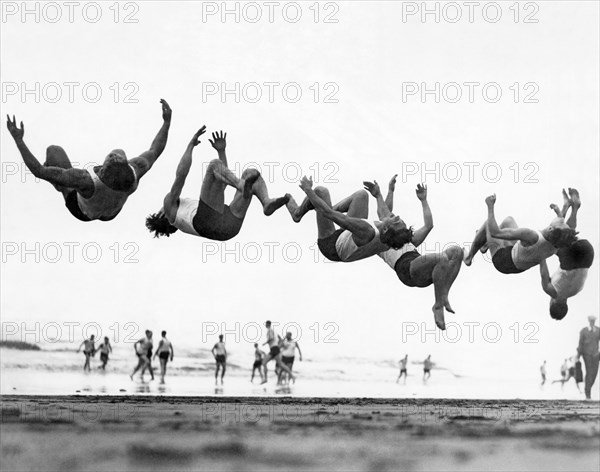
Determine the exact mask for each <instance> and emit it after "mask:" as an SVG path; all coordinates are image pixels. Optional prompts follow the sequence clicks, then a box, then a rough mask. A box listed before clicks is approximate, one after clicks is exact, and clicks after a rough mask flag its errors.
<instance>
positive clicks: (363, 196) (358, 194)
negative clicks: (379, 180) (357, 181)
mask: <svg viewBox="0 0 600 472" xmlns="http://www.w3.org/2000/svg"><path fill="white" fill-rule="evenodd" d="M352 196H353V197H354V198H358V199H361V200H364V201H366V202H368V201H369V192H367V191H366V190H365V189H361V190H357V191H356V192H354V193H353V194H352Z"/></svg>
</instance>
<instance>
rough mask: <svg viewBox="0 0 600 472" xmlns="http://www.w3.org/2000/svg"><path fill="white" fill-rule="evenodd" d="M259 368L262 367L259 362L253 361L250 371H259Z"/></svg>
mask: <svg viewBox="0 0 600 472" xmlns="http://www.w3.org/2000/svg"><path fill="white" fill-rule="evenodd" d="M261 367H262V362H261V361H254V364H252V369H260V368H261Z"/></svg>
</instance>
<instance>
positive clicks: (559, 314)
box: [550, 302, 569, 321]
mask: <svg viewBox="0 0 600 472" xmlns="http://www.w3.org/2000/svg"><path fill="white" fill-rule="evenodd" d="M568 311H569V306H568V305H567V302H556V303H551V304H550V316H551V317H552V318H553V319H555V320H557V321H558V320H562V319H563V318H564V317H565V316H566V315H567V312H568Z"/></svg>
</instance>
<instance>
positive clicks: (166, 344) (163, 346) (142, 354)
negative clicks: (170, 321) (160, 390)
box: [129, 329, 175, 384]
mask: <svg viewBox="0 0 600 472" xmlns="http://www.w3.org/2000/svg"><path fill="white" fill-rule="evenodd" d="M160 335H161V339H160V341H159V342H158V347H157V348H156V351H155V352H154V356H152V349H153V348H154V341H153V339H152V331H150V330H149V329H147V330H146V332H145V336H144V337H143V338H140V339H138V340H137V341H136V342H135V343H134V345H133V349H134V351H135V355H136V356H137V358H138V363H137V365H136V366H135V368H134V369H133V372H132V373H131V375H130V376H129V377H130V378H131V380H133V376H134V375H135V374H136V372H138V371H139V372H140V376H141V377H142V380H143V378H144V372H146V370H148V372H149V373H150V378H151V379H152V380H154V369H153V367H152V360H153V359H156V357H157V356H158V359H159V361H160V383H161V384H164V383H165V375H166V374H167V362H169V361H171V362H173V357H174V356H175V351H174V349H173V343H172V342H171V341H170V340H169V339H167V332H166V331H162V332H161V333H160Z"/></svg>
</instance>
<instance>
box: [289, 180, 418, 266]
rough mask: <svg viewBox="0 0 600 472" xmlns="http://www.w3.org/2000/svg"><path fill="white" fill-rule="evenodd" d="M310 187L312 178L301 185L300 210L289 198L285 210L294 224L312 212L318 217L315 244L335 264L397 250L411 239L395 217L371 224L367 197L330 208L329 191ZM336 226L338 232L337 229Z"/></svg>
mask: <svg viewBox="0 0 600 472" xmlns="http://www.w3.org/2000/svg"><path fill="white" fill-rule="evenodd" d="M312 187H313V181H312V178H310V179H309V178H307V177H306V176H305V177H303V178H302V180H301V181H300V188H301V189H302V190H303V191H304V193H306V199H305V200H304V201H303V202H302V204H301V205H300V206H298V204H297V203H296V202H295V201H294V199H293V198H291V197H290V201H289V202H288V205H287V207H288V210H289V211H290V214H291V215H292V219H293V220H294V221H296V222H298V221H300V220H301V219H302V217H303V216H304V215H305V214H306V213H307V212H308V211H309V210H311V209H315V210H316V213H317V231H318V240H317V244H318V246H319V250H320V251H321V254H323V255H324V256H325V257H326V258H327V259H329V260H330V261H334V262H354V261H358V260H361V259H366V258H367V257H371V256H374V255H376V254H379V253H380V252H383V251H386V250H388V249H389V248H396V249H400V248H401V247H402V246H404V244H406V243H407V242H409V241H410V240H411V238H412V230H411V229H410V228H407V226H406V223H404V221H402V220H401V219H400V218H399V217H397V216H393V215H392V216H390V217H386V218H382V219H381V220H380V221H373V222H370V221H368V220H367V218H368V217H369V195H368V193H367V192H366V191H365V190H359V191H357V192H354V193H353V194H352V195H350V196H349V197H347V198H345V199H344V200H342V201H341V202H339V203H338V204H336V205H332V204H331V197H330V195H329V190H327V189H326V188H325V187H316V188H315V189H313V188H312ZM334 224H337V225H338V226H339V227H340V228H339V229H336V228H335V225H334Z"/></svg>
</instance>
